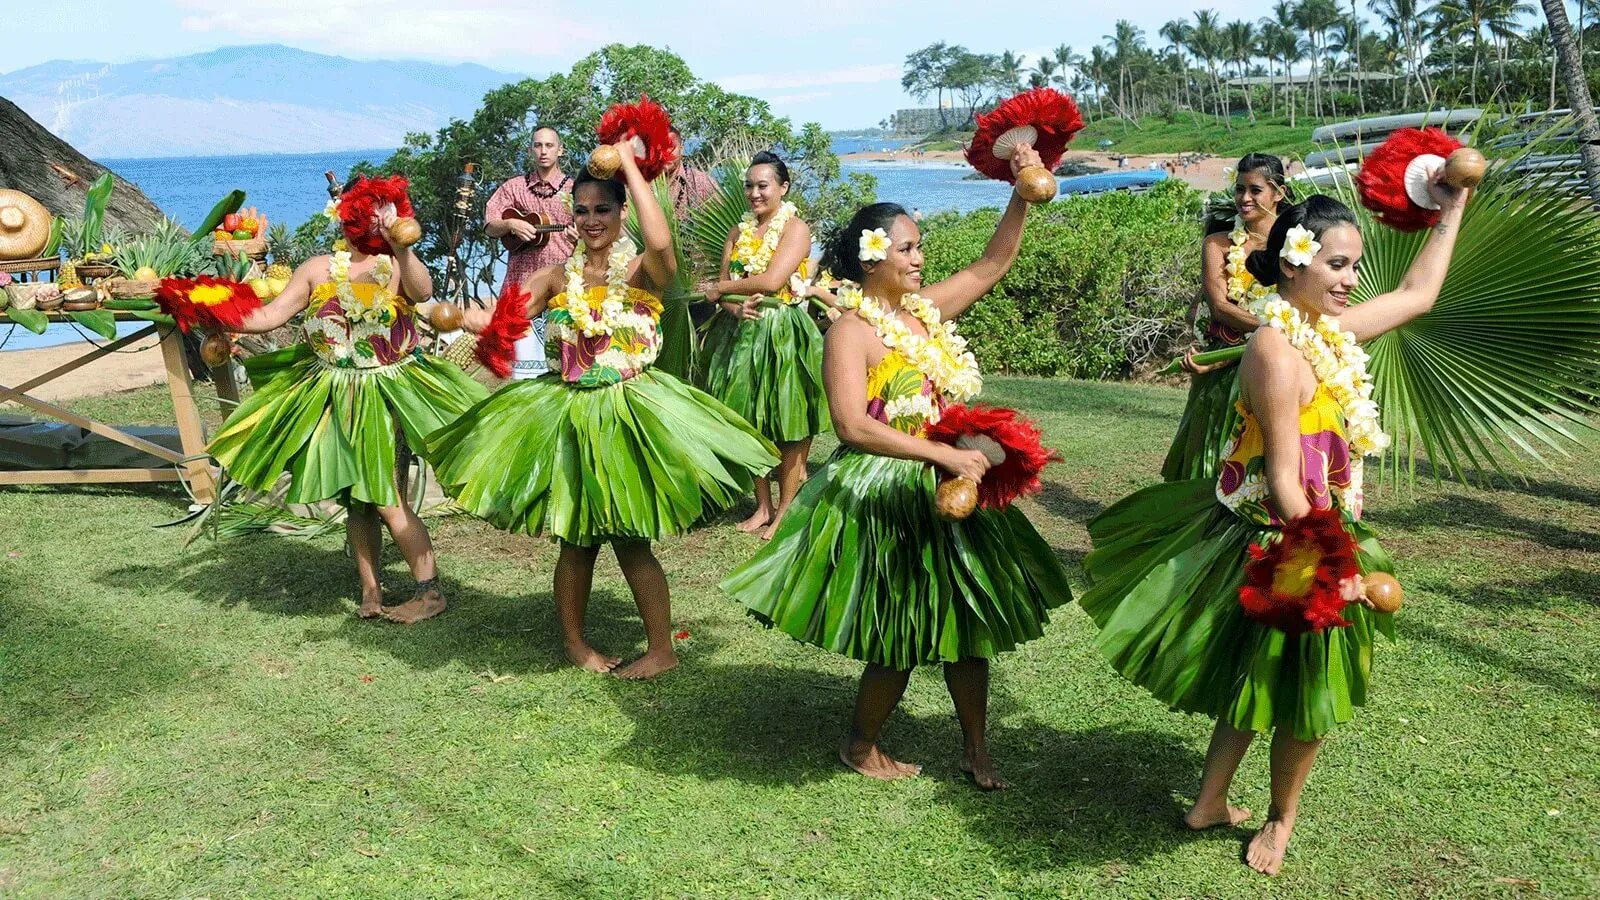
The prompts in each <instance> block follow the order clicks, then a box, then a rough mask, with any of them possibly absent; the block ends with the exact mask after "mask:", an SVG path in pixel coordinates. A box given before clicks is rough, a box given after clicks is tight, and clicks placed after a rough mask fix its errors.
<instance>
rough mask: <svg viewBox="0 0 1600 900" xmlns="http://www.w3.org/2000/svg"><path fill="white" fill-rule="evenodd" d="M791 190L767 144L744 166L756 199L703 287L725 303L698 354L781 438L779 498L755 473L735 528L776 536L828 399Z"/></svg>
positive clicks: (769, 433) (728, 393) (708, 379)
mask: <svg viewBox="0 0 1600 900" xmlns="http://www.w3.org/2000/svg"><path fill="white" fill-rule="evenodd" d="M788 194H789V167H788V165H786V164H785V163H784V161H783V160H782V159H781V158H779V157H778V156H777V155H776V154H774V153H769V152H766V151H762V152H760V153H757V154H756V155H755V157H754V158H753V159H752V160H751V161H750V167H749V168H748V169H746V170H745V175H744V195H745V199H746V200H748V201H749V203H750V211H749V212H747V213H745V215H744V218H743V220H741V221H740V222H739V224H738V226H736V227H735V228H734V229H733V230H732V231H730V232H729V233H728V240H727V244H726V246H724V247H723V250H722V280H721V281H717V282H715V283H713V284H708V285H703V286H702V288H701V290H702V292H703V293H704V294H705V295H706V298H707V299H709V300H718V299H719V298H720V297H722V295H724V294H743V295H747V296H748V297H749V299H747V300H745V301H743V302H742V303H734V302H731V301H730V302H723V303H722V304H721V306H722V309H721V311H720V312H719V313H718V314H717V316H716V317H715V318H714V319H713V320H712V322H711V326H710V330H709V331H708V332H707V333H706V339H705V346H704V349H703V351H702V356H701V361H702V365H703V367H704V373H703V376H702V383H703V385H704V387H705V389H706V391H707V392H709V393H710V394H711V395H712V396H714V397H716V398H717V399H718V400H721V401H722V402H723V403H726V404H728V406H729V407H731V408H732V409H733V411H734V412H736V413H738V414H739V415H741V416H744V417H745V419H746V420H747V421H749V422H750V424H751V425H754V426H755V428H756V430H757V431H759V432H761V434H762V435H763V436H765V437H766V438H767V439H768V440H770V441H772V442H773V443H775V444H777V445H778V448H779V450H780V451H781V452H782V454H783V456H782V459H781V460H779V462H778V469H777V472H776V475H777V478H776V479H775V480H776V481H777V482H778V502H777V504H776V507H774V504H773V501H772V487H771V481H770V480H769V479H766V478H761V479H758V480H757V481H756V511H755V513H753V514H752V515H751V516H750V518H748V519H745V520H744V521H743V522H740V523H739V529H740V530H741V531H746V532H749V533H751V534H755V533H757V532H760V533H761V535H762V536H763V537H765V538H771V537H772V535H773V533H774V532H776V531H777V528H778V522H779V521H780V520H782V518H783V513H784V511H785V510H786V509H788V508H789V503H790V501H792V500H794V495H795V494H796V493H797V492H799V490H800V485H801V484H802V483H803V482H804V481H805V478H806V455H807V454H808V453H809V452H810V451H811V438H812V437H813V436H814V435H817V434H821V433H822V432H824V431H826V430H828V398H827V395H826V392H825V391H824V390H823V387H822V332H820V331H818V330H817V326H816V325H815V324H814V323H813V322H812V320H811V316H810V314H809V311H808V310H807V304H806V301H807V297H808V289H809V284H808V280H809V274H810V273H809V272H808V271H807V268H808V266H807V264H808V262H809V259H808V256H809V254H810V253H811V229H810V228H809V227H808V226H807V225H806V223H805V222H803V221H801V220H800V217H799V216H798V215H797V214H796V211H795V206H794V204H793V203H790V202H789V201H787V200H786V199H784V198H785V197H787V196H788Z"/></svg>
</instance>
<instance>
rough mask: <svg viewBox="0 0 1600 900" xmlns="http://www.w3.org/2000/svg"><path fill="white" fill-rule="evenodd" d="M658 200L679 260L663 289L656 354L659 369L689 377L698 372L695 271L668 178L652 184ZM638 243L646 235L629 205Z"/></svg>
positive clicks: (629, 225)
mask: <svg viewBox="0 0 1600 900" xmlns="http://www.w3.org/2000/svg"><path fill="white" fill-rule="evenodd" d="M650 189H651V190H652V191H654V192H655V195H656V203H658V204H660V206H661V211H662V212H663V213H664V214H666V218H667V231H668V233H669V234H670V235H671V237H672V252H673V254H674V255H675V256H676V257H677V260H678V273H677V275H675V276H674V277H673V282H672V284H669V285H666V286H665V287H663V289H662V292H661V323H660V329H661V350H660V352H659V353H657V355H656V362H655V366H656V368H658V369H660V370H662V371H663V372H666V373H668V374H670V375H673V376H675V377H677V378H682V379H688V378H689V377H690V376H691V375H692V374H693V372H694V363H695V355H696V353H697V351H698V349H699V348H698V346H697V344H696V342H695V339H694V320H692V319H690V318H689V298H690V291H692V290H693V289H694V270H693V267H692V266H691V264H690V259H689V256H688V254H687V253H686V252H685V247H684V243H683V225H682V223H681V222H680V221H679V220H678V217H677V215H676V214H675V210H674V209H673V206H672V190H671V188H670V187H669V186H668V184H667V180H666V179H665V178H660V177H658V178H656V179H655V180H654V181H652V182H651V183H650ZM623 227H624V228H626V229H627V232H628V238H629V239H630V240H632V241H633V244H634V246H636V247H643V246H644V235H643V234H642V233H641V232H640V231H639V215H638V212H637V211H636V210H635V209H634V207H633V204H629V205H628V220H627V222H625V223H624V225H623Z"/></svg>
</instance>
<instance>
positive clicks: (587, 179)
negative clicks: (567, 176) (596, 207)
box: [572, 166, 628, 206]
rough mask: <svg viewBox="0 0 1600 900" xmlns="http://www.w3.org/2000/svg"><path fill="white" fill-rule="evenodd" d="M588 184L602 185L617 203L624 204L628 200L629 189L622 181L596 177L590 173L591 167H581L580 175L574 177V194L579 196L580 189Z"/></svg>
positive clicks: (613, 201)
mask: <svg viewBox="0 0 1600 900" xmlns="http://www.w3.org/2000/svg"><path fill="white" fill-rule="evenodd" d="M586 184H598V185H600V188H601V190H604V191H605V193H606V197H607V198H608V199H609V200H610V201H611V202H612V203H615V204H616V205H618V206H622V205H623V204H625V203H627V202H628V189H627V188H626V187H624V186H623V184H622V182H620V181H618V180H617V179H615V178H596V177H594V176H593V175H591V174H589V168H588V167H587V166H585V167H583V168H581V169H579V170H578V177H577V178H575V179H573V182H572V196H573V197H574V198H576V197H577V196H578V189H579V188H581V187H583V186H584V185H586Z"/></svg>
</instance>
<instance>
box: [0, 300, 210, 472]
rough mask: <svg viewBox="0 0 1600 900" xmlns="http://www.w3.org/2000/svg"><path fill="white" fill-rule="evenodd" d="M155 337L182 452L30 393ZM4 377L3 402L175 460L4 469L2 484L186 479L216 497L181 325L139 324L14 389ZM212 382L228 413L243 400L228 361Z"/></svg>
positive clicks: (0, 384)
mask: <svg viewBox="0 0 1600 900" xmlns="http://www.w3.org/2000/svg"><path fill="white" fill-rule="evenodd" d="M116 318H117V321H119V322H140V321H144V320H142V319H139V318H138V317H137V316H132V315H129V314H127V313H117V314H116ZM50 319H51V322H52V323H54V322H71V321H72V320H71V319H69V318H67V317H66V316H62V315H59V314H52V315H51V317H50ZM0 327H12V328H20V327H21V326H19V325H15V324H13V323H10V322H9V321H8V320H6V319H5V318H4V313H3V312H0ZM151 335H158V336H159V337H160V341H161V342H160V348H161V358H162V361H163V362H164V363H165V365H166V370H167V388H168V390H169V391H170V392H171V394H172V412H173V416H174V418H175V419H176V420H177V425H178V439H179V442H180V445H181V446H182V448H183V452H182V453H175V452H173V451H172V450H169V449H167V448H166V447H163V446H161V445H159V444H155V443H152V442H150V441H147V440H145V439H144V438H141V437H137V436H135V435H131V434H128V433H127V432H125V431H123V430H122V429H120V428H118V427H117V426H115V425H109V424H107V423H105V422H98V421H95V420H94V419H91V418H89V417H88V416H85V415H81V414H79V413H76V412H73V411H72V410H70V409H67V408H66V407H64V406H59V405H57V404H54V403H50V402H47V401H44V400H40V399H39V398H37V397H32V396H29V395H28V392H29V391H31V390H33V389H35V388H37V387H39V386H40V385H43V384H48V383H50V382H52V381H54V380H56V379H57V378H60V377H61V376H63V375H65V374H67V373H68V372H72V371H76V370H77V369H81V368H83V367H84V366H87V365H89V364H91V363H93V362H94V361H95V360H97V359H100V358H101V357H104V356H106V355H107V354H109V353H114V352H116V351H118V350H121V349H123V348H125V347H127V346H129V345H131V344H133V343H135V342H137V341H140V340H143V339H144V338H147V337H150V336H151ZM0 358H3V357H0ZM4 378H5V373H4V372H0V403H4V402H6V401H8V400H9V401H12V402H15V403H20V404H22V405H23V406H26V407H28V408H30V409H32V410H34V411H36V412H40V413H43V414H45V415H47V416H50V417H51V418H55V419H60V420H61V421H63V422H66V423H68V424H71V425H76V426H78V427H79V428H83V429H86V430H88V431H92V432H94V433H95V434H98V435H100V436H102V437H105V438H109V439H111V440H113V441H117V442H118V443H121V444H126V445H127V446H129V447H133V448H134V449H136V450H142V451H144V452H145V453H148V454H149V455H151V456H154V457H156V458H157V459H160V460H164V461H165V462H168V463H171V465H170V466H162V467H159V468H119V469H30V470H24V471H0V485H7V484H116V483H127V482H145V483H148V482H153V481H187V482H188V484H189V489H190V491H192V492H193V493H194V496H195V499H196V500H198V501H200V502H201V503H209V502H210V501H211V499H212V498H213V497H214V496H215V494H216V484H217V475H216V471H215V469H214V468H213V467H212V465H211V463H210V461H209V460H208V459H207V458H206V456H205V448H206V435H205V428H204V426H203V425H202V424H201V421H200V409H199V407H198V405H197V403H196V401H195V397H194V383H193V382H192V381H191V380H190V378H189V366H188V363H187V361H186V360H185V359H184V353H183V335H182V334H180V333H179V332H178V329H177V328H174V327H172V326H170V325H155V324H151V323H147V327H145V328H141V329H139V330H138V331H135V332H134V333H133V334H130V335H128V336H127V337H124V338H118V339H117V340H115V341H112V342H110V343H107V344H102V345H99V346H95V347H91V348H89V349H88V350H86V351H85V352H84V353H83V355H81V356H78V357H77V358H75V359H72V360H70V361H68V362H66V363H63V364H62V365H59V366H57V367H56V368H54V369H51V370H50V371H48V372H45V373H44V374H42V375H36V376H34V377H33V378H30V379H28V380H27V381H24V382H22V383H21V384H18V385H16V386H15V387H11V386H8V385H6V384H5V383H4ZM212 380H213V382H214V383H215V384H216V386H217V399H218V401H219V403H220V404H221V406H222V409H223V414H224V415H226V414H227V413H229V412H231V411H232V407H233V406H234V405H237V404H238V402H239V389H238V384H237V383H236V382H235V381H234V379H233V374H232V372H231V371H230V367H229V366H228V365H224V366H222V367H221V368H217V369H213V370H212Z"/></svg>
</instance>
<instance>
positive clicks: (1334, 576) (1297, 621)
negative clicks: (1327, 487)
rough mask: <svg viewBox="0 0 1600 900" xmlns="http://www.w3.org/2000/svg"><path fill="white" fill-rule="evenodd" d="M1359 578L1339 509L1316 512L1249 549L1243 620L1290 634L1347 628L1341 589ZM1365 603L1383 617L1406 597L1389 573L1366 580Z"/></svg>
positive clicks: (1241, 592)
mask: <svg viewBox="0 0 1600 900" xmlns="http://www.w3.org/2000/svg"><path fill="white" fill-rule="evenodd" d="M1360 574H1361V567H1360V565H1359V564H1358V563H1357V560H1356V543H1355V539H1354V538H1352V537H1351V536H1350V532H1349V531H1347V530H1346V529H1345V527H1344V520H1343V519H1342V517H1341V516H1340V514H1339V511H1338V510H1336V509H1316V510H1312V511H1311V512H1309V513H1307V514H1305V515H1303V516H1301V517H1300V518H1298V519H1295V520H1294V521H1293V522H1290V523H1289V524H1288V525H1286V526H1284V528H1283V534H1282V536H1281V537H1280V538H1279V540H1278V541H1277V542H1275V543H1273V544H1271V545H1269V546H1266V547H1263V546H1262V545H1260V544H1251V545H1250V561H1249V562H1247V563H1245V566H1244V578H1245V582H1244V584H1243V585H1241V586H1240V587H1239V605H1240V606H1241V607H1243V608H1244V612H1245V615H1247V616H1249V617H1250V618H1252V619H1254V620H1256V621H1257V622H1260V623H1261V624H1263V625H1265V626H1267V627H1269V628H1276V629H1278V630H1280V631H1284V632H1287V633H1289V634H1301V633H1304V632H1307V631H1322V630H1324V629H1327V628H1338V627H1342V626H1345V625H1349V624H1350V622H1349V621H1348V620H1347V619H1345V618H1344V615H1343V613H1344V608H1345V606H1346V605H1348V601H1346V600H1345V598H1344V592H1343V590H1342V588H1341V584H1342V583H1343V582H1344V581H1345V580H1346V579H1349V578H1354V577H1356V576H1357V575H1360ZM1362 584H1363V592H1364V594H1365V596H1366V599H1367V602H1368V603H1370V604H1371V605H1372V607H1373V608H1374V609H1376V610H1377V611H1379V612H1385V613H1392V612H1395V611H1396V610H1398V609H1399V608H1400V603H1401V601H1402V599H1403V598H1404V592H1403V591H1402V590H1401V589H1400V582H1398V581H1396V580H1395V578H1394V576H1393V575H1390V574H1388V573H1387V572H1373V573H1371V574H1370V575H1366V576H1363V577H1362Z"/></svg>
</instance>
